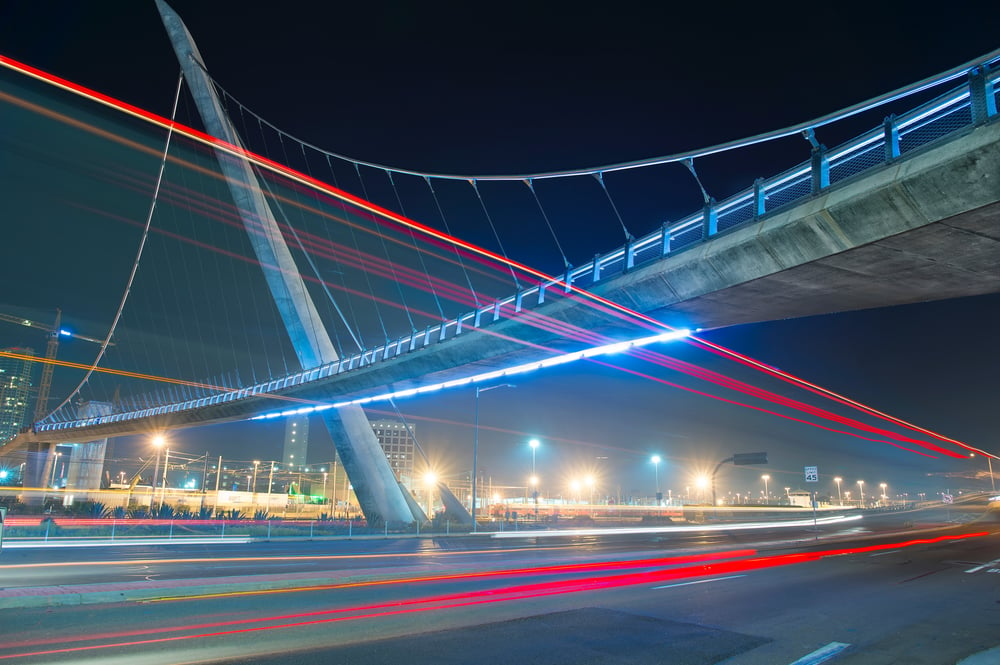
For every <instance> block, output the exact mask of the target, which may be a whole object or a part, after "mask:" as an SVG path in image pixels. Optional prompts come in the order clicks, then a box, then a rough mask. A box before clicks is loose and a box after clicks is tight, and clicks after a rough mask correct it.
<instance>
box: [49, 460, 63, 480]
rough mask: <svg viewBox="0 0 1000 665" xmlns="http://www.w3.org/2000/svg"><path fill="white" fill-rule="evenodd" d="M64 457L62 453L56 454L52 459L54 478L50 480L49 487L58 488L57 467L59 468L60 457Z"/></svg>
mask: <svg viewBox="0 0 1000 665" xmlns="http://www.w3.org/2000/svg"><path fill="white" fill-rule="evenodd" d="M60 455H62V453H60V452H56V454H55V457H53V458H52V478H50V479H49V486H50V487H53V488H54V487H55V486H56V467H57V466H59V456H60Z"/></svg>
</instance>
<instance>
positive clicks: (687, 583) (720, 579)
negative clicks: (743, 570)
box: [653, 575, 746, 589]
mask: <svg viewBox="0 0 1000 665" xmlns="http://www.w3.org/2000/svg"><path fill="white" fill-rule="evenodd" d="M737 577H746V575H729V576H727V577H713V578H711V579H707V580H695V581H694V582H678V583H677V584H664V585H663V586H654V587H653V588H654V589H669V588H671V587H675V586H688V585H690V584H704V583H705V582H721V581H722V580H735V579H736V578H737Z"/></svg>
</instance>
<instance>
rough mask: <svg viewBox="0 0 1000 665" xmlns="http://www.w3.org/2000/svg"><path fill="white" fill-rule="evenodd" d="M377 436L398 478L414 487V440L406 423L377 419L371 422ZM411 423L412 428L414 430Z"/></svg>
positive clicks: (409, 487) (407, 485)
mask: <svg viewBox="0 0 1000 665" xmlns="http://www.w3.org/2000/svg"><path fill="white" fill-rule="evenodd" d="M371 426H372V429H373V430H374V431H375V437H376V438H377V439H378V442H379V445H380V446H382V452H384V453H385V458H386V459H387V460H389V466H390V467H392V470H393V472H394V473H395V474H396V478H398V479H399V482H401V483H402V484H403V487H405V488H406V489H413V453H414V449H415V446H414V441H413V437H411V436H410V432H409V431H407V428H406V425H405V424H404V423H401V422H397V421H394V420H375V421H372V423H371ZM413 429H414V427H413V425H410V430H413Z"/></svg>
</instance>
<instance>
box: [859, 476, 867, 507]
mask: <svg viewBox="0 0 1000 665" xmlns="http://www.w3.org/2000/svg"><path fill="white" fill-rule="evenodd" d="M858 490H859V491H860V492H861V503H859V504H858V506H859V507H860V508H864V507H865V481H863V480H859V481H858Z"/></svg>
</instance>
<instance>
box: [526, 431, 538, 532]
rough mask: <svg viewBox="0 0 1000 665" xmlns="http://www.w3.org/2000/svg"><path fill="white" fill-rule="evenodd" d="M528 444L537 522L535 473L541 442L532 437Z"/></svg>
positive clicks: (536, 482) (536, 480) (536, 477)
mask: <svg viewBox="0 0 1000 665" xmlns="http://www.w3.org/2000/svg"><path fill="white" fill-rule="evenodd" d="M528 445H529V446H531V498H532V499H534V502H535V522H538V476H537V475H535V451H536V450H538V446H539V445H541V444H540V443H539V442H538V439H532V440H531V441H529V442H528Z"/></svg>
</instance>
